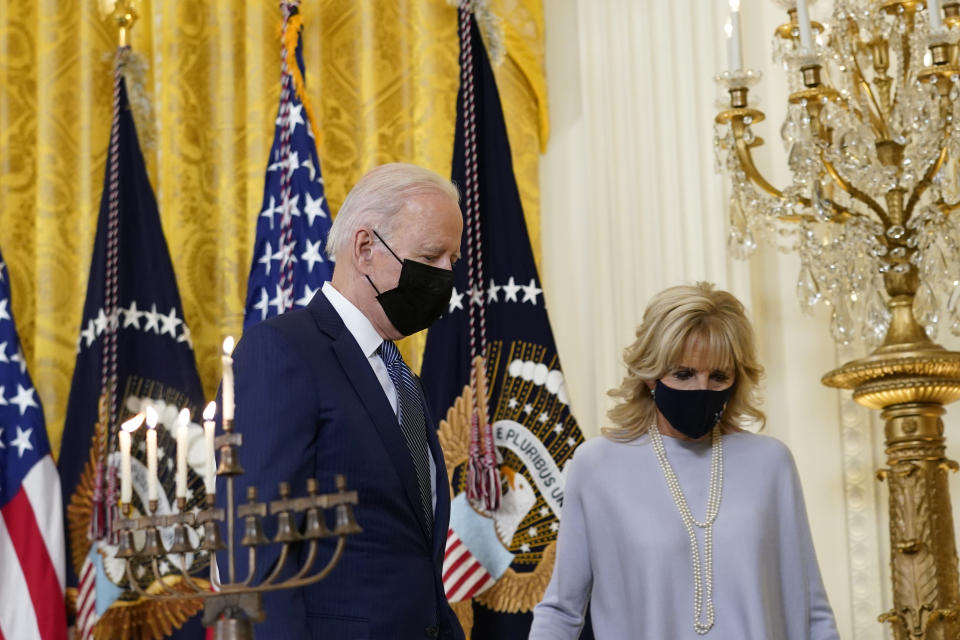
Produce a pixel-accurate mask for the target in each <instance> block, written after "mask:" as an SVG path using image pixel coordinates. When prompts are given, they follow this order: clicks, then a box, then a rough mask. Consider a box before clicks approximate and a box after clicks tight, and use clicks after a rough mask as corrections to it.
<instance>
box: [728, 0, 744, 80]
mask: <svg viewBox="0 0 960 640" xmlns="http://www.w3.org/2000/svg"><path fill="white" fill-rule="evenodd" d="M723 30H724V31H725V32H726V34H727V67H728V68H729V69H730V71H739V70H740V69H742V68H743V56H742V53H741V47H740V0H730V16H729V17H728V18H727V23H726V24H725V25H724V27H723Z"/></svg>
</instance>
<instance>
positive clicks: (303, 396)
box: [217, 292, 464, 640]
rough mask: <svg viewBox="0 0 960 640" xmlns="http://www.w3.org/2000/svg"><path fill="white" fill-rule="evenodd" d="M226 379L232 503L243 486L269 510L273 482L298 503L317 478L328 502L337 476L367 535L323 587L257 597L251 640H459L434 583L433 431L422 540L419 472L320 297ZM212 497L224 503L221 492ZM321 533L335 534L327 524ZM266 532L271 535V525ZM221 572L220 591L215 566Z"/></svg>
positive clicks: (278, 323) (440, 493)
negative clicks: (234, 472)
mask: <svg viewBox="0 0 960 640" xmlns="http://www.w3.org/2000/svg"><path fill="white" fill-rule="evenodd" d="M234 368H235V376H236V399H237V408H236V409H237V410H236V421H235V426H236V429H237V431H239V432H240V433H242V434H243V447H242V448H241V449H240V451H239V456H240V463H241V465H242V466H243V467H244V468H245V471H246V473H245V474H244V475H243V476H240V477H239V484H240V486H239V490H238V491H237V493H236V495H237V496H238V499H242V497H243V496H245V495H246V486H247V485H250V484H254V485H255V486H256V487H257V489H258V491H259V499H260V500H266V501H269V500H272V499H276V497H277V495H278V491H277V483H278V482H281V481H288V482H290V484H291V487H292V493H293V495H294V496H297V495H303V494H304V493H305V487H306V481H307V478H317V479H318V481H319V490H320V492H322V493H326V492H329V491H333V490H334V475H335V474H344V475H345V476H346V478H347V485H348V488H349V489H356V490H357V491H358V493H359V500H360V504H359V506H358V507H357V508H356V518H357V522H358V524H359V525H360V526H361V527H363V533H361V534H358V535H354V536H351V537H349V538H348V539H347V546H346V550H345V552H344V554H343V557H342V558H341V560H340V563H339V564H338V565H337V567H336V568H335V569H334V570H333V572H332V573H331V574H330V575H329V576H328V577H327V578H326V579H325V580H323V581H321V582H318V583H316V584H314V585H310V586H308V587H304V588H301V589H296V590H292V591H291V590H284V591H274V592H269V593H267V594H265V595H264V609H265V611H266V614H267V619H266V621H265V622H264V623H262V624H260V625H258V626H257V629H256V633H257V635H258V637H260V638H284V639H287V638H289V639H301V638H303V639H306V638H314V639H317V640H319V639H321V638H322V639H323V640H355V639H371V640H373V639H381V638H383V639H386V638H390V639H393V638H397V639H403V640H406V639H414V638H430V637H439V638H447V639H449V640H462V639H463V637H464V635H463V631H462V629H461V628H460V624H459V622H458V621H457V619H456V617H455V616H454V614H453V611H452V610H451V609H450V606H449V604H448V603H447V600H446V597H445V596H444V592H443V583H442V579H441V574H440V572H441V568H442V565H443V555H444V546H445V543H446V537H447V527H448V523H449V519H450V489H449V485H448V482H447V475H446V468H445V466H444V462H443V453H442V451H441V449H440V444H439V442H438V441H437V437H436V432H435V430H436V429H435V425H434V424H433V423H432V421H431V423H430V424H429V428H428V429H427V431H428V439H429V443H430V450H431V452H432V454H433V458H434V461H435V462H436V468H437V474H436V486H437V506H436V513H435V518H434V525H433V531H432V535H431V536H430V538H429V539H428V537H427V536H426V535H425V525H424V523H423V514H422V512H421V510H420V509H419V508H418V507H417V505H419V504H420V502H419V497H418V496H419V490H418V488H417V480H416V472H415V470H414V467H413V462H412V461H411V459H410V454H409V451H408V448H407V445H406V441H405V440H404V437H403V434H402V432H401V430H400V426H399V424H398V422H397V417H396V414H394V412H393V410H392V408H391V407H390V403H389V401H388V400H387V397H386V395H385V394H384V392H383V388H382V387H381V386H380V383H379V381H378V380H377V377H376V375H375V374H374V373H373V370H372V369H371V367H370V364H369V362H368V361H367V358H366V356H365V355H364V354H363V352H362V351H361V349H360V347H359V345H358V344H357V342H356V340H355V339H354V337H353V335H352V334H351V333H350V331H349V330H348V329H347V328H346V326H345V325H344V324H343V321H342V320H341V319H340V316H339V315H338V314H337V312H336V311H335V310H334V308H333V306H332V305H331V304H330V302H329V301H328V300H327V298H326V296H325V295H324V294H323V293H322V292H318V293H317V294H316V295H315V296H314V298H313V300H312V301H311V302H310V304H309V305H308V307H307V308H306V309H301V310H296V311H291V312H289V313H285V314H283V315H281V316H278V317H276V318H272V319H270V320H267V321H264V322H261V323H258V324H256V325H254V326H253V327H251V328H249V329H248V330H247V331H246V332H245V333H244V335H243V338H242V339H241V340H240V343H239V344H238V345H237V349H236V351H235V352H234ZM427 420H428V421H430V420H431V418H430V413H429V411H428V412H427ZM219 485H220V486H218V487H217V490H218V502H220V503H222V496H223V494H224V489H223V483H222V480H221V482H220V483H219ZM331 516H332V514H331ZM328 525H329V526H331V527H332V526H333V521H332V517H328ZM265 530H266V534H267V536H269V537H272V536H273V535H274V533H275V531H276V525H275V519H274V518H273V517H270V518H268V519H267V520H266V522H265ZM240 535H241V532H239V531H238V532H237V537H238V539H239V537H240ZM324 542H325V544H324V545H323V546H322V547H321V553H320V555H319V557H318V559H317V561H316V563H315V565H314V566H315V567H318V566H323V563H325V561H326V559H327V558H329V557H330V555H331V551H332V549H333V546H334V540H333V539H329V540H326V541H324ZM278 547H279V545H276V544H271V545H270V546H269V547H261V548H260V549H259V550H258V558H257V572H256V577H255V581H257V582H259V581H260V580H261V579H262V578H263V577H264V576H265V575H266V574H267V573H268V571H269V570H270V568H271V567H272V565H273V564H274V563H275V561H276V558H277V555H278ZM305 547H306V545H302V546H301V547H298V549H297V552H296V553H295V554H292V555H293V557H292V558H291V560H292V562H291V561H288V563H287V564H288V565H292V566H291V568H290V570H287V571H285V572H284V573H285V575H288V576H289V575H290V574H291V573H292V572H293V570H294V569H295V568H296V567H298V566H299V564H300V561H302V560H303V557H304V556H305V555H306V550H305ZM262 551H267V553H266V554H263V553H261V552H262ZM236 555H237V558H238V565H237V573H236V576H237V579H238V580H243V579H244V578H245V577H246V575H247V562H246V557H247V556H246V551H245V550H242V551H241V552H240V553H238V554H236ZM218 564H219V567H220V575H221V578H222V579H224V580H226V579H227V576H226V573H227V565H226V559H225V557H223V554H221V557H220V559H219V561H218Z"/></svg>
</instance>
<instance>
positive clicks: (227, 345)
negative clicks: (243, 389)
mask: <svg viewBox="0 0 960 640" xmlns="http://www.w3.org/2000/svg"><path fill="white" fill-rule="evenodd" d="M232 353H233V336H227V339H226V340H224V341H223V356H222V358H221V362H222V364H223V381H222V386H223V394H222V395H223V420H224V422H226V421H227V420H233V358H232V357H231V354H232Z"/></svg>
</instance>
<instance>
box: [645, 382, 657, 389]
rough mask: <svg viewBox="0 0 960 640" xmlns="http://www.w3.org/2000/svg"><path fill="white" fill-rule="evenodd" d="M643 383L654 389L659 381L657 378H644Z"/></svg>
mask: <svg viewBox="0 0 960 640" xmlns="http://www.w3.org/2000/svg"><path fill="white" fill-rule="evenodd" d="M643 384H645V385H647V389H650V391H653V388H654V387H656V386H657V381H656V380H644V381H643Z"/></svg>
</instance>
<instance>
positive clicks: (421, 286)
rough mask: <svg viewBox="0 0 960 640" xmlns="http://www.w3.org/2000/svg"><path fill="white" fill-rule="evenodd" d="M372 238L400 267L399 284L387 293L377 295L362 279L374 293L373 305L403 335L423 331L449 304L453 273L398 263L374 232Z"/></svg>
mask: <svg viewBox="0 0 960 640" xmlns="http://www.w3.org/2000/svg"><path fill="white" fill-rule="evenodd" d="M373 235H375V236H377V239H378V240H380V242H383V246H385V247H386V248H387V251H389V252H390V254H391V255H392V256H393V257H394V258H396V259H397V262H399V263H400V264H401V265H403V266H402V267H401V269H400V281H399V282H398V283H397V286H396V287H395V288H393V289H390V290H389V291H384V292H382V293H381V292H380V289H377V285H375V284H373V280H371V279H370V276H366V278H367V282H369V283H370V286H372V287H373V289H374V291H376V292H377V302H379V303H380V306H381V307H383V312H384V313H385V314H387V319H388V320H390V322H391V323H392V324H393V326H394V327H396V329H397V331H399V332H400V333H402V334H403V335H405V336H409V335H411V334H414V333H416V332H418V331H422V330H424V329H426V328H427V327H429V326H430V325H432V324H433V323H434V322H436V321H437V320H438V319H439V318H440V316H441V315H443V311H444V310H445V309H446V308H447V305H448V304H449V303H450V294H451V292H452V291H453V270H451V269H440V268H438V267H431V266H430V265H428V264H424V263H422V262H417V261H416V260H401V259H400V257H399V256H398V255H397V254H396V253H394V252H393V249H391V248H390V246H389V245H388V244H387V243H386V242H384V241H383V238H381V237H380V234H379V233H377V232H376V231H374V232H373Z"/></svg>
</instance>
